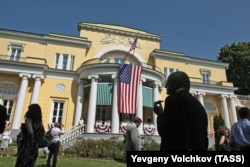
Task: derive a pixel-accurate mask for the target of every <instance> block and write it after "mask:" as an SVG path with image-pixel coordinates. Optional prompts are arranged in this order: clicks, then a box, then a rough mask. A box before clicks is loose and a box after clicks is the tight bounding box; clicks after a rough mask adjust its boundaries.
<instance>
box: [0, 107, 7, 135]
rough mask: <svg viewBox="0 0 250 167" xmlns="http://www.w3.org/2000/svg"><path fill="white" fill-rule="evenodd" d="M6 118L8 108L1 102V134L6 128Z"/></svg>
mask: <svg viewBox="0 0 250 167" xmlns="http://www.w3.org/2000/svg"><path fill="white" fill-rule="evenodd" d="M6 120H7V108H6V107H4V106H3V105H1V104H0V134H1V133H3V131H4V129H5V124H6Z"/></svg>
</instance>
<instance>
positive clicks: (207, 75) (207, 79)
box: [200, 69, 211, 84]
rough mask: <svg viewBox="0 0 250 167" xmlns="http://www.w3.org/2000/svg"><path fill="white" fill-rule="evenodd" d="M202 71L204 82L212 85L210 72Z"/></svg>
mask: <svg viewBox="0 0 250 167" xmlns="http://www.w3.org/2000/svg"><path fill="white" fill-rule="evenodd" d="M200 71H201V76H202V82H203V83H204V84H210V76H211V72H210V70H204V69H201V70H200Z"/></svg>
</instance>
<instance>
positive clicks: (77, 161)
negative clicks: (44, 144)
mask: <svg viewBox="0 0 250 167" xmlns="http://www.w3.org/2000/svg"><path fill="white" fill-rule="evenodd" d="M51 162H52V161H51ZM15 163H16V152H15V151H10V156H9V157H6V156H5V155H4V156H3V157H0V167H14V166H15ZM45 166H46V158H45V157H44V155H43V153H42V152H40V153H39V155H38V158H37V161H36V167H45ZM68 166H69V167H79V166H87V167H110V166H113V167H126V163H123V162H118V161H115V160H100V159H86V158H73V157H71V158H67V157H64V156H62V155H59V156H58V158H57V167H68Z"/></svg>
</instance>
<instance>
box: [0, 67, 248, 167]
mask: <svg viewBox="0 0 250 167" xmlns="http://www.w3.org/2000/svg"><path fill="white" fill-rule="evenodd" d="M165 87H166V90H167V94H168V96H167V97H166V99H165V103H164V108H163V105H162V102H163V101H161V100H159V101H156V102H155V103H154V112H155V114H156V115H157V130H158V133H159V136H160V137H161V143H160V151H176V150H177V151H178V150H179V151H180V150H181V151H196V150H199V151H206V150H208V137H207V128H208V119H207V114H206V111H205V109H204V107H203V105H202V104H201V103H200V102H199V101H198V100H197V99H196V98H195V97H194V96H193V95H192V94H190V92H189V90H190V80H189V77H188V75H187V74H186V73H184V72H182V71H177V72H174V73H172V74H170V76H169V77H168V79H167V83H166V86H165ZM0 114H1V115H0V121H1V122H0V134H1V138H0V139H1V143H0V148H1V150H2V151H5V152H6V156H8V145H9V141H10V139H11V138H10V134H11V132H10V130H9V126H8V123H7V122H6V120H7V113H6V108H5V107H4V106H3V105H0ZM239 117H240V119H239V121H238V122H236V123H234V124H233V125H232V127H231V128H229V127H226V126H222V127H220V128H219V129H218V131H217V132H218V133H219V134H220V140H219V145H220V151H231V150H234V151H242V150H250V121H249V120H250V111H249V108H247V107H242V108H240V110H239ZM141 123H142V119H141V118H139V117H135V118H134V120H133V121H132V122H130V123H129V124H128V127H127V130H126V133H125V134H124V137H125V140H124V148H125V154H126V152H127V151H141V150H142V146H141V136H140V134H139V130H138V127H139V126H140V125H141ZM83 124H84V121H83V119H82V118H81V120H80V121H79V126H83ZM49 129H50V131H51V135H52V140H51V144H50V145H49V146H48V147H45V148H44V153H45V155H46V164H47V167H50V166H51V159H52V167H55V166H56V164H57V155H58V152H59V148H60V135H62V134H64V126H63V124H61V123H59V122H55V123H54V124H53V126H51V127H50V128H49ZM37 132H42V133H45V130H44V126H43V123H42V111H41V107H40V106H39V105H38V104H31V105H30V106H29V107H28V111H27V112H26V114H25V122H24V123H23V124H22V125H21V133H20V134H19V135H21V136H22V138H21V140H20V142H19V144H18V149H17V159H16V165H15V167H33V166H35V163H36V160H37V157H38V150H39V145H38V140H39V138H40V137H41V136H39V133H37ZM0 153H1V156H2V155H3V152H0ZM125 158H126V155H125Z"/></svg>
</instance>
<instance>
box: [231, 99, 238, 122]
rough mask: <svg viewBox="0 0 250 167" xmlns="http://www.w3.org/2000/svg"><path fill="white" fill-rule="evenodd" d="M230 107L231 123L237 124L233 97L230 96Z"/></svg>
mask: <svg viewBox="0 0 250 167" xmlns="http://www.w3.org/2000/svg"><path fill="white" fill-rule="evenodd" d="M229 98H230V106H231V114H232V118H233V123H235V122H237V121H238V120H237V114H236V109H235V104H234V99H235V96H230V97H229Z"/></svg>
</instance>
